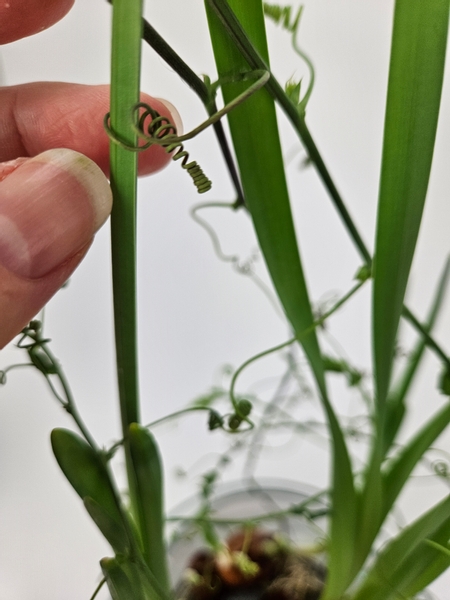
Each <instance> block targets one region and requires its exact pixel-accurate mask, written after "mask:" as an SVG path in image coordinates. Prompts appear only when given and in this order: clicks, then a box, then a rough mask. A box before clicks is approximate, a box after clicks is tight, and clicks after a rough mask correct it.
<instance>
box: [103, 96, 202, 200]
mask: <svg viewBox="0 0 450 600" xmlns="http://www.w3.org/2000/svg"><path fill="white" fill-rule="evenodd" d="M141 109H143V112H142V113H141V114H139V111H141ZM136 113H138V114H139V118H138V121H137V125H135V130H136V133H137V135H138V137H139V138H140V139H143V140H145V143H144V144H140V145H137V146H133V145H130V144H128V143H126V142H124V140H122V139H120V137H119V136H118V135H117V134H116V133H115V132H114V131H113V130H112V128H111V125H110V113H108V114H106V115H105V118H104V120H103V126H104V128H105V130H106V133H107V134H108V136H109V138H110V139H111V140H112V141H113V142H114V143H116V144H118V145H119V146H121V147H122V148H125V149H127V150H130V151H132V152H142V151H143V150H147V148H149V147H150V146H152V145H155V144H156V145H158V146H162V147H163V148H164V150H165V151H166V152H167V153H168V154H172V160H181V166H182V167H183V169H186V171H187V172H188V173H189V175H190V176H191V178H192V181H193V182H194V185H195V187H196V188H197V191H198V193H199V194H204V193H205V192H208V191H209V190H210V189H211V186H212V183H211V181H210V180H209V179H208V178H207V177H206V175H205V174H204V173H203V170H202V168H201V167H200V166H199V165H198V163H197V162H196V161H194V160H192V161H190V162H188V161H189V153H188V152H187V151H186V150H185V149H184V146H183V143H182V142H181V141H180V138H178V137H177V128H176V126H175V125H174V124H173V123H171V121H170V120H169V119H168V118H167V117H164V116H162V115H160V114H159V112H157V111H156V110H154V109H153V108H152V107H151V106H149V105H148V104H145V103H144V102H138V103H137V104H136V105H135V106H134V107H133V117H135V115H136ZM133 122H135V119H134V118H133Z"/></svg>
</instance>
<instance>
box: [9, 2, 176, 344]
mask: <svg viewBox="0 0 450 600" xmlns="http://www.w3.org/2000/svg"><path fill="white" fill-rule="evenodd" d="M72 5H73V0H45V1H43V0H6V1H5V2H0V44H6V43H9V42H12V41H15V40H18V39H21V38H24V37H27V36H30V35H33V34H35V33H38V32H40V31H42V30H43V29H47V28H48V27H50V26H51V25H53V24H54V23H56V22H57V21H59V20H60V19H62V18H63V17H64V15H65V14H66V13H67V12H68V11H69V10H70V8H71V7H72ZM142 100H143V101H144V102H147V103H151V105H152V106H153V107H154V108H155V109H156V110H157V111H158V112H160V113H161V114H163V115H165V116H168V117H169V118H171V119H172V120H174V119H176V117H175V116H174V115H171V112H170V111H169V109H168V107H167V106H166V105H165V104H163V102H161V101H160V100H156V99H153V98H151V97H150V96H147V95H145V94H143V95H142ZM108 107H109V87H108V86H87V85H75V84H70V83H54V82H44V83H29V84H25V85H20V86H13V87H8V88H0V246H1V243H2V231H3V236H5V235H6V233H5V232H6V229H5V227H2V226H1V223H2V221H1V218H2V215H5V214H6V215H7V216H8V215H10V214H13V213H14V210H16V212H17V210H18V209H17V207H18V206H21V205H25V209H24V211H22V213H21V214H20V215H19V218H20V219H21V225H22V229H21V233H22V234H23V236H24V238H25V239H26V240H29V239H30V238H33V236H34V238H36V239H38V238H39V237H41V238H42V237H44V238H45V236H46V235H47V233H48V232H47V231H45V226H44V228H43V229H42V231H40V230H39V223H45V221H46V217H47V216H48V214H49V210H50V209H49V206H51V203H49V202H47V201H46V200H48V199H51V195H52V194H56V193H58V194H59V195H60V197H61V198H63V197H64V198H66V197H68V198H73V200H72V201H73V202H76V203H77V204H76V206H73V207H72V208H73V210H72V208H70V207H69V210H65V211H60V212H61V213H62V212H64V214H61V217H57V216H56V213H54V211H52V215H53V221H54V222H53V224H52V226H53V227H56V228H57V227H58V222H57V221H56V222H55V219H57V218H60V219H61V227H64V228H65V231H66V232H67V235H66V233H65V234H64V236H61V237H64V238H65V242H61V243H54V244H52V245H51V246H50V248H47V249H45V252H46V256H45V259H46V261H47V262H46V264H47V265H49V264H50V265H51V269H50V270H48V268H46V269H42V268H38V267H37V266H36V268H35V269H34V264H35V263H33V262H32V263H31V264H32V267H31V270H30V271H29V272H28V271H27V272H26V275H24V271H23V270H21V269H17V268H15V261H14V257H12V258H11V257H9V258H8V259H7V260H6V261H5V260H2V257H1V255H0V348H2V347H4V346H5V345H6V344H7V343H8V342H9V341H10V340H11V339H12V338H13V337H14V336H15V335H17V334H18V333H19V332H20V330H21V329H22V328H23V327H24V326H25V325H26V324H27V322H28V321H29V320H30V319H32V318H33V317H34V315H36V313H37V312H38V311H39V310H40V309H41V308H42V307H43V306H44V305H45V304H46V302H47V301H48V300H49V299H50V298H51V296H53V294H55V292H56V291H57V290H58V289H59V288H60V287H61V285H62V284H63V283H64V282H65V281H66V280H67V279H68V277H69V276H70V275H71V273H72V272H73V271H74V270H75V268H76V267H77V266H78V265H79V263H80V262H81V260H82V259H83V257H84V256H85V254H86V252H87V250H88V248H89V246H90V245H91V243H92V239H93V235H94V233H95V231H96V228H98V225H99V223H96V220H95V215H94V214H93V211H92V209H91V208H90V206H91V205H90V200H89V192H88V190H84V189H83V187H81V188H80V181H79V177H78V175H77V171H76V168H75V169H73V170H72V171H69V172H66V171H64V172H61V170H59V171H58V168H57V167H55V169H54V173H52V171H51V169H52V164H51V161H50V163H49V165H47V167H46V171H45V173H44V175H42V173H41V177H40V184H39V185H40V187H39V189H38V190H37V191H38V193H39V196H40V197H41V198H43V199H44V200H43V201H42V202H41V203H40V204H37V205H36V206H35V205H33V206H31V203H32V200H30V205H28V204H26V202H24V197H23V193H24V192H21V191H20V190H21V189H22V190H26V189H27V186H26V182H27V181H30V180H31V181H32V182H33V181H34V179H30V173H32V172H33V169H37V168H38V167H39V165H38V166H36V165H35V164H34V163H33V164H31V163H30V166H27V162H29V157H35V156H37V155H40V154H41V153H42V152H44V151H46V150H50V149H53V148H68V149H71V150H75V151H77V152H80V153H82V154H84V155H85V156H87V157H88V158H89V159H91V160H92V161H94V162H95V163H96V164H97V165H98V166H99V167H100V169H101V171H103V173H104V175H103V174H102V173H101V172H100V170H98V173H96V174H95V175H94V176H93V178H94V180H96V182H97V185H98V186H100V187H101V186H102V185H103V189H104V186H105V185H106V184H105V182H104V181H102V180H103V179H104V177H105V175H106V176H107V175H108V161H109V139H108V136H107V135H106V133H105V131H104V129H103V117H104V115H105V113H107V112H108ZM169 160H170V157H169V156H168V155H167V154H166V153H165V151H164V150H163V149H162V148H158V147H152V148H150V149H149V150H147V151H146V152H143V153H141V155H140V157H139V173H140V175H147V174H150V173H153V172H155V171H157V170H159V169H161V168H162V167H163V166H164V165H165V164H167V162H168V161H169ZM75 166H76V165H75ZM27 177H28V180H27ZM47 180H48V181H47ZM61 186H63V188H64V189H63V190H61ZM29 187H30V185H29V184H28V188H29ZM62 192H64V193H62ZM108 193H109V192H108ZM20 194H22V195H21V196H20V197H17V195H20ZM46 194H47V195H48V198H46ZM86 207H87V208H86ZM104 210H105V209H103V212H104ZM107 210H109V208H108V209H107ZM33 211H34V212H33ZM39 211H40V213H39ZM45 211H47V212H45ZM28 213H30V214H32V218H31V217H29V216H28ZM13 216H14V215H13ZM106 216H107V214H106V215H103V218H102V221H103V220H104V219H105V218H106ZM3 218H4V217H3ZM14 218H15V217H14ZM47 221H48V219H47ZM67 239H70V240H72V242H71V245H70V246H68V242H67ZM30 243H35V240H34V239H31V242H30ZM49 253H50V254H51V256H49ZM19 258H21V257H19ZM22 258H23V257H22ZM11 265H12V266H11ZM36 265H37V263H36ZM33 269H34V270H33Z"/></svg>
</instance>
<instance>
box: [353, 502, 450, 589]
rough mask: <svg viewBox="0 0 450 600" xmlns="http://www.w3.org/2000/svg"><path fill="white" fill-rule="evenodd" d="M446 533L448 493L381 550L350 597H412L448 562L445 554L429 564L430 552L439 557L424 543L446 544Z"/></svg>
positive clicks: (448, 531) (449, 524)
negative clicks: (440, 558) (429, 540)
mask: <svg viewBox="0 0 450 600" xmlns="http://www.w3.org/2000/svg"><path fill="white" fill-rule="evenodd" d="M449 535H450V496H448V497H447V498H445V499H444V500H442V501H441V502H440V503H439V504H437V505H436V506H434V507H433V508H432V509H431V510H429V511H428V512H426V513H425V514H424V515H422V516H421V517H420V518H419V519H417V520H416V521H415V522H414V523H412V524H411V525H410V526H408V527H406V528H405V529H404V530H403V531H402V532H401V533H400V534H399V535H398V536H397V537H396V538H395V539H394V540H392V541H391V542H390V543H389V544H388V545H387V546H386V548H384V549H383V550H381V551H380V553H379V554H378V557H377V558H376V560H375V562H374V563H373V565H372V567H370V568H369V571H368V572H367V575H366V576H365V578H364V580H363V582H362V584H361V585H360V587H359V588H358V590H357V591H356V592H354V594H352V595H351V596H350V599H351V600H391V599H392V600H394V599H395V600H398V598H411V595H414V593H416V592H418V591H420V589H422V587H420V586H421V585H422V583H424V585H428V583H430V582H431V581H432V579H433V578H434V577H436V576H437V575H439V574H440V573H441V572H442V570H443V569H444V568H445V567H446V562H448V557H446V556H444V557H443V559H442V560H438V562H439V564H438V565H436V566H433V565H432V564H430V563H428V560H429V559H430V557H431V551H434V554H433V559H434V558H436V559H438V552H439V551H438V550H436V549H435V548H431V547H430V546H427V545H426V544H425V543H424V542H425V540H427V539H431V540H433V541H436V542H438V543H442V542H443V541H445V543H446V542H447V540H448V537H449ZM428 551H429V552H428ZM441 554H442V553H441ZM410 590H414V592H413V594H410V593H409V591H410Z"/></svg>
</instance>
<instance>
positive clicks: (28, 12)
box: [0, 0, 74, 44]
mask: <svg viewBox="0 0 450 600" xmlns="http://www.w3.org/2000/svg"><path fill="white" fill-rule="evenodd" d="M73 3H74V0H3V1H2V2H0V44H8V43H9V42H14V41H15V40H19V39H21V38H23V37H27V36H29V35H33V34H35V33H38V32H39V31H43V30H44V29H47V28H48V27H50V26H51V25H53V24H54V23H56V22H58V21H59V20H60V19H62V18H63V17H64V15H66V14H67V13H68V12H69V10H70V9H71V8H72V5H73Z"/></svg>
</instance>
